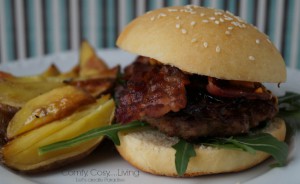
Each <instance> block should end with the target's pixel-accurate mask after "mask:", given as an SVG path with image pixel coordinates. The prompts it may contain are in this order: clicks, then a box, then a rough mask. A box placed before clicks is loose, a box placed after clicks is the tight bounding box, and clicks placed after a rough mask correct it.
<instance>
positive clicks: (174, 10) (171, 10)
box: [168, 9, 178, 12]
mask: <svg viewBox="0 0 300 184" xmlns="http://www.w3.org/2000/svg"><path fill="white" fill-rule="evenodd" d="M168 11H169V12H177V11H178V10H177V9H168Z"/></svg>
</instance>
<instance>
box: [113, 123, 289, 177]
mask: <svg viewBox="0 0 300 184" xmlns="http://www.w3.org/2000/svg"><path fill="white" fill-rule="evenodd" d="M263 132H266V133H269V134H272V135H273V136H274V137H276V138H277V139H278V140H280V141H283V140H284V139H285V134H286V126H285V122H284V121H283V120H282V119H279V118H275V119H274V120H272V121H271V122H270V123H268V126H267V127H265V128H264V130H263ZM119 138H120V142H121V144H120V146H117V150H118V151H119V153H120V155H121V156H122V157H123V158H124V159H125V160H126V161H127V162H129V163H130V164H131V165H133V166H134V167H136V168H138V169H140V170H142V171H145V172H148V173H151V174H156V175H165V176H178V174H177V172H176V168H175V150H174V149H173V148H172V145H174V144H176V143H177V142H178V138H176V137H168V136H167V135H165V134H163V133H161V132H159V131H157V130H153V129H144V130H139V131H133V132H119ZM195 151H196V156H195V157H192V158H191V159H190V161H189V164H188V167H187V170H186V173H185V174H184V176H185V177H191V176H200V175H208V174H217V173H226V172H238V171H242V170H245V169H248V168H251V167H253V166H255V165H257V164H259V163H261V162H262V161H264V160H265V159H267V158H268V157H269V156H270V155H268V154H266V153H264V152H260V151H257V152H256V153H255V154H250V153H247V152H244V151H239V150H229V149H221V148H214V147H209V146H203V145H195Z"/></svg>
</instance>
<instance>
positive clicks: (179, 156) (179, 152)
mask: <svg viewBox="0 0 300 184" xmlns="http://www.w3.org/2000/svg"><path fill="white" fill-rule="evenodd" d="M172 148H174V149H175V150H176V153H175V165H176V171H177V174H178V175H179V176H183V175H184V173H185V171H186V169H187V166H188V163H189V160H190V158H191V157H194V156H196V152H195V149H194V145H193V144H192V143H188V142H186V141H185V140H183V139H180V140H179V142H178V143H176V144H175V145H173V146H172Z"/></svg>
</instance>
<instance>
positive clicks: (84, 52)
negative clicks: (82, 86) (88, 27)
mask: <svg viewBox="0 0 300 184" xmlns="http://www.w3.org/2000/svg"><path fill="white" fill-rule="evenodd" d="M79 63H80V71H79V76H80V77H81V78H98V76H99V75H101V74H102V72H103V71H105V70H108V67H107V65H106V64H105V62H104V61H103V60H102V59H100V58H99V57H98V56H97V55H96V52H95V50H94V49H93V48H92V46H91V45H90V44H89V43H88V42H86V41H83V42H82V43H81V48H80V60H79Z"/></svg>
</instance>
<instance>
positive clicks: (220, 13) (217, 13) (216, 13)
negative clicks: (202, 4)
mask: <svg viewBox="0 0 300 184" xmlns="http://www.w3.org/2000/svg"><path fill="white" fill-rule="evenodd" d="M222 14H223V13H222V12H215V15H222Z"/></svg>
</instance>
